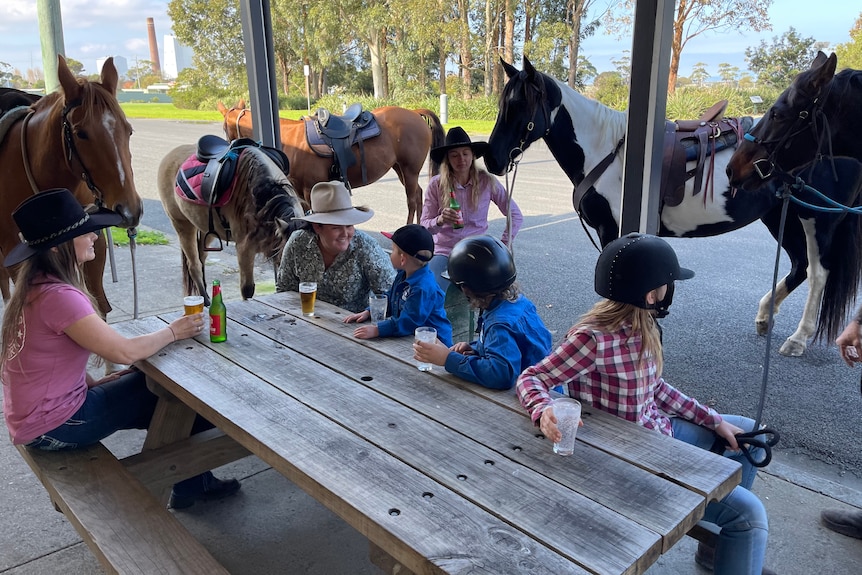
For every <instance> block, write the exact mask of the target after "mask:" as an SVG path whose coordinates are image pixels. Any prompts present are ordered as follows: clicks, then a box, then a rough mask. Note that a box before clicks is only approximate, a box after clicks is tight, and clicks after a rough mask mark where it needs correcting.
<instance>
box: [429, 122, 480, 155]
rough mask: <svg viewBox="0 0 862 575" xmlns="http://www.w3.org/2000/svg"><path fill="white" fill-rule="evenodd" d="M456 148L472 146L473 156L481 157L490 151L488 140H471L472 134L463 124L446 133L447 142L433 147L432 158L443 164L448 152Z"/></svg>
mask: <svg viewBox="0 0 862 575" xmlns="http://www.w3.org/2000/svg"><path fill="white" fill-rule="evenodd" d="M455 148H470V149H471V150H473V157H474V158H476V159H479V158H481V157H482V154H484V153H485V152H487V151H488V142H471V141H470V136H468V135H467V132H465V131H464V128H462V127H461V126H455V127H454V128H452V129H451V130H449V132H447V133H446V143H445V144H444V145H442V146H438V147H436V148H431V159H432V160H433V161H434V162H436V163H438V164H442V163H443V159H444V158H445V157H446V153H447V152H448V151H449V150H454V149H455Z"/></svg>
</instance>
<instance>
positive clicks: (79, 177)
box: [0, 56, 144, 313]
mask: <svg viewBox="0 0 862 575" xmlns="http://www.w3.org/2000/svg"><path fill="white" fill-rule="evenodd" d="M58 59H59V66H58V76H59V80H60V87H61V89H60V90H59V91H57V92H55V93H53V94H48V95H47V96H44V97H42V98H41V99H39V101H38V102H35V103H33V104H32V106H31V108H30V110H29V111H26V112H25V113H23V114H21V115H20V117H17V118H15V119H9V118H6V119H4V120H3V122H0V132H2V134H0V136H2V137H0V174H2V178H3V180H2V182H3V183H2V189H0V252H3V253H8V252H9V250H10V249H12V247H14V246H15V245H16V244H17V243H18V241H19V240H18V227H17V226H16V225H15V222H14V220H13V219H12V212H13V211H14V209H15V208H16V207H17V206H18V204H20V203H21V202H22V201H23V200H24V199H25V198H27V197H28V196H30V195H31V194H35V193H38V192H39V191H41V190H46V189H50V188H68V189H70V190H72V192H73V193H74V194H75V197H77V198H78V200H79V201H80V202H81V204H82V205H88V204H93V203H97V204H100V205H103V206H105V207H107V208H110V209H112V210H114V211H116V212H117V213H118V214H120V215H121V216H122V218H123V222H122V224H121V225H122V226H123V227H134V226H137V225H138V222H139V221H140V219H141V215H142V214H143V211H144V208H143V201H142V200H141V197H140V196H139V195H138V192H137V190H136V189H135V181H134V174H133V173H132V154H131V152H130V151H129V137H130V136H131V134H132V127H131V125H130V124H129V122H128V121H127V120H126V116H125V114H124V113H123V110H122V109H121V108H120V105H119V103H118V102H117V98H116V93H117V81H118V76H117V69H116V68H115V67H114V61H113V59H112V58H109V59H108V60H107V61H105V64H104V65H103V66H102V74H101V78H100V81H99V82H90V81H88V80H86V79H84V78H75V76H74V75H73V74H72V72H71V71H70V70H69V67H68V66H67V65H66V61H65V59H64V58H63V57H62V56H58ZM105 253H106V246H105V240H104V235H102V236H101V237H100V240H99V242H98V243H97V248H96V260H94V261H93V262H88V265H86V266H85V268H84V269H85V276H86V280H87V286H88V287H89V289H90V290H91V292H92V293H93V295H94V296H95V297H96V299H97V301H98V303H99V307H100V309H101V311H102V312H103V313H108V311H110V309H111V307H110V304H109V303H108V300H107V298H106V297H105V293H104V290H103V289H102V274H103V273H104V269H105Z"/></svg>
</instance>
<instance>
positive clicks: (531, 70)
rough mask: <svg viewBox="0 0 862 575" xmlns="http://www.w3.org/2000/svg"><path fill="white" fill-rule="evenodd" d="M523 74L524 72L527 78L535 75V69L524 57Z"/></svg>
mask: <svg viewBox="0 0 862 575" xmlns="http://www.w3.org/2000/svg"><path fill="white" fill-rule="evenodd" d="M524 72H526V73H527V75H528V76H533V75H535V73H536V69H535V68H533V65H532V64H531V63H530V61H529V60H527V56H526V55H524Z"/></svg>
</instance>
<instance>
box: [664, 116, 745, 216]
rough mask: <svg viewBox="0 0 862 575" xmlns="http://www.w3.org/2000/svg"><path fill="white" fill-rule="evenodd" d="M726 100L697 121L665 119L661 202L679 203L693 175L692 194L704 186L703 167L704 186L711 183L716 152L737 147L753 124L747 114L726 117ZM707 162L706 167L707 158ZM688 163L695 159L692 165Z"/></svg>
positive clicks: (668, 203)
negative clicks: (741, 116)
mask: <svg viewBox="0 0 862 575" xmlns="http://www.w3.org/2000/svg"><path fill="white" fill-rule="evenodd" d="M726 108H727V100H721V101H720V102H717V103H716V104H714V105H713V106H712V107H711V108H709V109H708V110H707V111H706V112H704V113H703V114H702V115H701V117H700V118H698V119H697V120H677V121H676V122H671V121H666V122H665V134H664V149H663V160H662V175H661V190H662V201H663V202H664V203H665V204H666V205H669V206H678V205H679V204H680V203H681V202H682V200H683V198H684V195H685V183H686V182H687V181H688V180H689V179H691V178H694V192H693V194H694V195H697V194H699V193H700V191H701V189H702V188H703V178H704V170H706V172H707V176H706V177H707V187H708V188H709V187H710V186H711V185H712V181H713V175H714V173H713V172H714V168H715V158H714V155H715V153H716V152H719V151H721V150H723V149H725V148H728V147H734V146H736V144H737V142H738V141H739V139H740V138H741V137H742V135H743V134H745V132H747V131H748V129H749V128H751V126H752V125H753V124H754V120H753V119H752V118H751V117H750V116H746V117H743V118H725V117H724V111H725V109H726ZM708 158H709V165H708V166H707V159H708ZM689 162H695V165H694V166H693V167H691V168H689V167H688V165H689Z"/></svg>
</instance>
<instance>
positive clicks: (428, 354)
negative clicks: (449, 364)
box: [413, 340, 455, 365]
mask: <svg viewBox="0 0 862 575" xmlns="http://www.w3.org/2000/svg"><path fill="white" fill-rule="evenodd" d="M452 347H455V346H452ZM449 351H450V350H449V348H448V347H446V346H445V345H443V344H442V343H440V340H436V341H434V342H433V343H431V342H426V341H414V342H413V359H416V360H419V361H421V362H423V363H433V364H434V365H446V358H447V357H449Z"/></svg>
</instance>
